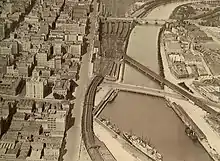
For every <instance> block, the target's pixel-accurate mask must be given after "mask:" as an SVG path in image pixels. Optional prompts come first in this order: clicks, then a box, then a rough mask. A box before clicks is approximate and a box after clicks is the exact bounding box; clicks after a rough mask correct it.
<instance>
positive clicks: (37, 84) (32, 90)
mask: <svg viewBox="0 0 220 161" xmlns="http://www.w3.org/2000/svg"><path fill="white" fill-rule="evenodd" d="M45 85H46V81H45V80H42V79H40V77H37V78H35V77H32V78H31V79H29V80H27V81H26V97H30V98H38V99H42V98H44V93H45V92H44V90H45Z"/></svg>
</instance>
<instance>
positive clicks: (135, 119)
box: [100, 4, 212, 161]
mask: <svg viewBox="0 0 220 161" xmlns="http://www.w3.org/2000/svg"><path fill="white" fill-rule="evenodd" d="M178 5H179V4H168V5H165V6H161V7H158V8H156V9H154V10H153V11H152V12H151V13H150V14H149V15H148V16H147V18H155V17H156V18H158V19H168V18H169V15H170V14H171V12H172V10H173V9H174V8H175V7H177V6H178ZM158 33H159V26H153V25H149V26H137V27H135V28H134V30H133V31H132V33H131V35H130V40H129V44H128V49H127V54H128V55H129V56H131V57H133V58H134V59H136V60H138V61H139V62H140V63H142V64H144V65H146V66H148V67H150V68H151V69H152V70H154V71H156V72H158V73H159V64H158V58H157V38H158ZM124 82H125V83H129V84H136V85H142V86H148V87H152V88H160V86H159V85H158V84H157V83H155V82H153V81H152V80H151V79H149V78H147V77H145V76H143V75H142V74H141V73H138V72H137V71H136V70H134V69H133V68H131V67H129V66H126V68H125V75H124ZM100 117H103V118H106V119H109V120H110V121H111V122H112V123H113V124H116V125H117V126H118V127H119V128H120V129H121V130H123V131H128V132H130V131H132V133H134V134H136V135H137V136H140V137H144V138H147V140H150V142H151V143H152V145H153V146H155V147H156V149H158V151H159V152H160V153H161V154H162V155H163V157H164V161H211V160H212V159H211V158H210V157H209V155H208V154H207V153H206V151H205V150H204V149H203V148H202V147H201V145H200V144H198V143H193V141H192V140H191V139H190V138H189V137H188V136H186V135H185V126H184V125H183V123H182V122H181V120H180V119H179V118H178V116H177V115H176V114H175V113H174V112H173V110H172V109H171V108H169V107H167V106H166V102H165V100H164V99H159V98H156V97H150V96H144V95H139V94H132V93H125V92H120V93H119V94H118V96H117V97H116V99H115V101H114V102H112V103H111V104H109V105H107V107H106V108H105V109H104V110H103V112H102V113H101V115H100Z"/></svg>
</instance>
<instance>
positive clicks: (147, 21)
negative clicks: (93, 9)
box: [103, 17, 176, 25]
mask: <svg viewBox="0 0 220 161" xmlns="http://www.w3.org/2000/svg"><path fill="white" fill-rule="evenodd" d="M103 19H105V20H107V21H125V22H132V21H135V22H137V23H139V24H153V25H163V24H165V23H166V22H169V23H170V22H176V20H174V19H149V18H132V17H107V18H104V17H103Z"/></svg>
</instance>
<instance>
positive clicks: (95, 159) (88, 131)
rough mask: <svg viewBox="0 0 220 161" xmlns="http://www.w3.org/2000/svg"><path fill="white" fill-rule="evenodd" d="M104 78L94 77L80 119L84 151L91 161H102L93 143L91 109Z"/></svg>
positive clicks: (96, 146)
mask: <svg viewBox="0 0 220 161" xmlns="http://www.w3.org/2000/svg"><path fill="white" fill-rule="evenodd" d="M103 79H104V77H103V76H101V75H99V76H95V77H94V78H93V80H92V82H91V83H90V85H89V87H88V89H87V92H86V96H85V100H84V106H83V117H82V138H83V141H84V143H85V146H86V149H87V151H88V153H89V156H90V158H91V159H92V161H104V159H103V157H102V155H101V154H100V152H99V150H98V148H99V146H98V145H97V144H96V142H95V137H94V136H95V135H94V132H93V116H92V115H93V113H92V110H93V107H94V101H95V94H96V89H97V86H98V85H99V84H100V83H101V82H102V81H103Z"/></svg>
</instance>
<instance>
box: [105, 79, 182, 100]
mask: <svg viewBox="0 0 220 161" xmlns="http://www.w3.org/2000/svg"><path fill="white" fill-rule="evenodd" d="M101 86H108V87H111V88H115V89H119V90H121V91H126V92H133V93H139V94H147V95H152V96H157V97H166V96H167V97H168V96H169V97H172V98H177V99H185V98H184V97H182V96H181V95H179V94H177V93H171V92H166V91H164V90H162V89H155V88H150V87H144V86H138V85H132V84H124V83H114V82H104V83H102V84H101Z"/></svg>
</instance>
